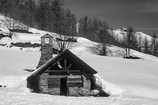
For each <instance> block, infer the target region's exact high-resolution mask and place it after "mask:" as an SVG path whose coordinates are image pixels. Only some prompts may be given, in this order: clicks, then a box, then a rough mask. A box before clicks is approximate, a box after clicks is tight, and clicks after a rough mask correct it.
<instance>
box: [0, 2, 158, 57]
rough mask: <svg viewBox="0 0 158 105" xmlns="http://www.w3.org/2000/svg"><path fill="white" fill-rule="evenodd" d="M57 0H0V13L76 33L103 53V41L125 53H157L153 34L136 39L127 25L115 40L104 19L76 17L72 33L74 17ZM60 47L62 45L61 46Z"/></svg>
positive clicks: (104, 52)
mask: <svg viewBox="0 0 158 105" xmlns="http://www.w3.org/2000/svg"><path fill="white" fill-rule="evenodd" d="M63 5H64V2H63V1H61V0H38V4H37V3H35V0H0V12H1V13H3V14H4V15H5V16H8V17H11V18H13V19H12V20H13V23H14V19H15V20H18V21H20V22H22V23H24V24H26V25H28V26H31V27H35V28H38V29H42V30H47V31H51V32H55V33H58V34H59V35H60V37H61V38H62V40H67V39H66V38H64V37H63V36H62V35H70V36H74V35H79V36H83V37H86V38H88V39H90V40H93V41H97V42H100V43H101V44H102V51H101V52H102V55H106V50H107V48H106V46H107V44H113V45H117V46H121V47H124V48H125V49H126V54H125V56H127V57H128V56H130V49H134V50H138V51H141V52H145V53H149V54H152V55H156V56H158V48H157V47H158V43H157V37H156V35H155V34H153V36H152V41H151V43H150V42H149V40H147V38H145V39H144V41H143V43H144V45H142V44H141V43H142V42H141V41H142V39H139V40H138V39H137V38H136V36H135V32H134V29H133V28H132V27H128V28H127V37H126V38H125V40H124V41H123V42H120V41H118V40H116V39H115V38H114V37H113V36H112V35H111V34H110V33H109V30H110V27H109V26H108V24H107V23H106V22H105V21H101V20H99V19H96V18H90V17H88V16H85V17H81V18H80V19H79V21H78V22H79V24H80V25H79V32H78V33H76V23H77V22H76V20H77V19H76V17H75V15H74V14H73V13H72V12H71V11H70V10H69V9H65V8H64V7H63ZM62 49H63V48H62Z"/></svg>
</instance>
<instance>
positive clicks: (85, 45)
mask: <svg viewBox="0 0 158 105" xmlns="http://www.w3.org/2000/svg"><path fill="white" fill-rule="evenodd" d="M0 19H1V17H0ZM29 31H30V32H32V34H26V33H15V35H14V36H13V39H12V40H10V39H8V38H5V39H3V40H1V41H0V43H2V44H3V43H6V44H8V42H31V43H40V37H41V36H42V35H43V34H46V33H47V32H45V31H41V30H38V29H33V28H30V29H29ZM114 33H115V34H114V35H116V36H117V37H116V38H118V39H119V40H122V39H123V38H124V36H125V34H126V33H125V31H122V30H115V31H114ZM137 34H140V35H139V36H141V37H144V38H145V37H148V36H146V34H144V35H143V33H137ZM148 39H150V37H149V38H148ZM98 48H99V43H96V42H93V41H90V40H88V39H85V38H82V37H78V38H77V43H73V45H71V51H72V52H73V53H74V54H76V55H77V56H78V57H80V58H81V59H82V60H84V61H85V62H87V63H88V64H89V65H90V66H92V67H93V68H94V69H95V70H96V71H98V73H97V74H96V75H95V76H96V78H97V83H98V84H99V85H101V86H102V87H103V89H104V90H105V91H107V92H108V93H110V94H111V96H110V97H109V98H103V97H102V98H101V97H100V98H99V97H98V98H95V97H62V96H51V95H44V94H33V93H30V92H29V91H28V89H27V88H26V78H27V76H28V75H29V74H30V73H28V72H26V71H24V69H34V68H35V67H36V65H37V64H38V61H39V58H40V52H39V48H35V49H34V48H23V49H22V50H20V49H19V48H16V47H13V48H7V47H0V58H1V59H0V85H2V86H6V88H0V100H2V101H0V105H71V104H73V105H157V104H158V84H157V82H158V71H157V68H158V58H157V57H154V56H151V55H147V54H143V53H140V52H137V51H134V50H132V54H133V55H134V56H137V57H140V58H141V59H137V60H131V59H123V58H122V56H123V55H124V49H123V48H120V47H117V46H113V45H110V46H108V49H107V50H108V55H109V56H105V57H104V56H99V55H97V53H98Z"/></svg>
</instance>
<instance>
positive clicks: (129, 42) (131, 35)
mask: <svg viewBox="0 0 158 105" xmlns="http://www.w3.org/2000/svg"><path fill="white" fill-rule="evenodd" d="M134 43H135V41H134V31H133V28H132V27H128V29H127V38H126V48H125V52H126V54H125V57H130V56H131V55H130V49H131V48H133V46H134Z"/></svg>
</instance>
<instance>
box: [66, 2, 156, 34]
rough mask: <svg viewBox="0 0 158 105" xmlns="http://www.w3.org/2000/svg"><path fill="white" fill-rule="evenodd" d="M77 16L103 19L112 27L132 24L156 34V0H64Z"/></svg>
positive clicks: (141, 29) (137, 28)
mask: <svg viewBox="0 0 158 105" xmlns="http://www.w3.org/2000/svg"><path fill="white" fill-rule="evenodd" d="M64 2H65V7H66V8H69V9H71V10H72V12H73V13H74V14H76V15H77V17H82V16H90V17H95V18H100V19H103V20H105V21H106V22H107V23H108V24H109V25H110V26H113V27H126V26H132V27H133V28H134V29H135V30H136V31H143V32H145V33H148V34H151V33H153V32H155V33H157V34H158V0H64Z"/></svg>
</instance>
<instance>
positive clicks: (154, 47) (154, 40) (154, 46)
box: [151, 33, 158, 55]
mask: <svg viewBox="0 0 158 105" xmlns="http://www.w3.org/2000/svg"><path fill="white" fill-rule="evenodd" d="M157 49H158V48H157V36H156V34H155V33H154V34H153V35H152V44H151V50H152V54H153V55H156V54H157Z"/></svg>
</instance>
